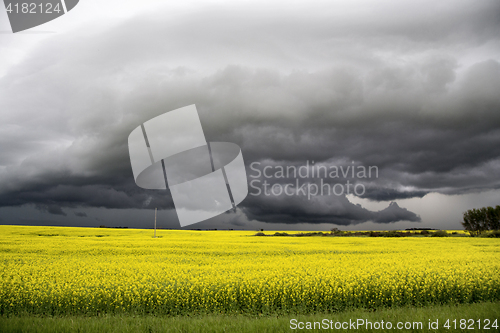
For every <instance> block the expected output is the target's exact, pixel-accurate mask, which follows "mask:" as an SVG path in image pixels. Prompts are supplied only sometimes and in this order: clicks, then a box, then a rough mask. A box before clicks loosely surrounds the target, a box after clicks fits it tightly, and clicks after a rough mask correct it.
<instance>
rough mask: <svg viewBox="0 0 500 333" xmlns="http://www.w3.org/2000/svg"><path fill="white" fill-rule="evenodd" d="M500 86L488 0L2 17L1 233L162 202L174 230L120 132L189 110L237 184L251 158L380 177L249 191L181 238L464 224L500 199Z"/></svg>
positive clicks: (119, 219) (166, 200) (114, 218)
mask: <svg viewBox="0 0 500 333" xmlns="http://www.w3.org/2000/svg"><path fill="white" fill-rule="evenodd" d="M499 92H500V2H498V0H483V1H473V0H470V1H274V2H270V1H262V2H258V1H240V2H238V1H171V2H168V3H165V2H164V1H97V0H81V1H80V3H79V4H78V5H77V6H76V7H75V8H74V9H73V10H71V11H70V12H68V13H67V14H66V15H64V16H62V17H60V18H58V19H56V20H54V21H51V22H48V23H46V24H44V25H41V26H38V27H35V28H32V29H30V30H27V31H25V32H20V33H16V34H13V33H12V32H11V29H10V25H9V22H8V18H7V14H6V12H5V8H4V7H1V8H0V223H2V224H35V225H78V226H99V225H108V226H129V227H147V228H149V227H151V226H152V223H153V221H154V208H155V207H158V208H159V209H160V212H159V226H161V227H165V228H178V227H179V222H178V220H177V216H176V213H175V210H174V209H173V208H174V205H173V202H172V199H171V197H170V195H169V193H168V191H160V190H157V191H154V190H144V189H142V188H139V187H138V186H137V185H136V184H135V182H134V179H133V175H132V169H131V165H130V159H129V154H128V148H127V138H128V135H129V134H130V132H131V131H132V130H133V129H134V128H136V127H137V126H139V125H140V124H141V123H143V122H145V121H147V120H149V119H151V118H153V117H155V116H157V115H160V114H162V113H165V112H167V111H170V110H174V109H176V108H180V107H183V106H186V105H191V104H196V106H197V108H198V112H199V115H200V118H201V123H202V126H203V130H204V132H205V136H206V139H207V140H208V141H228V142H234V143H236V144H238V145H239V146H240V147H241V149H242V153H243V158H244V160H245V164H246V166H247V176H248V181H249V183H250V182H251V181H252V180H255V179H257V180H258V181H259V182H257V183H254V184H262V182H263V181H264V180H266V179H265V178H264V177H263V176H262V175H261V176H260V177H257V172H256V171H254V170H252V169H251V168H250V165H251V164H252V163H254V162H258V163H259V164H254V165H259V168H260V169H261V170H262V169H263V168H264V167H265V166H270V167H272V170H276V167H279V166H296V167H297V168H299V167H300V166H303V165H307V164H308V163H309V164H310V165H312V163H314V164H315V165H323V166H326V167H331V166H337V167H340V166H342V167H348V166H350V167H354V166H356V167H362V166H364V167H366V168H368V167H369V166H376V167H377V169H378V177H372V178H369V179H368V178H365V179H352V178H342V177H340V178H338V179H331V178H330V179H325V181H326V182H328V183H329V184H330V185H334V184H336V183H338V184H344V183H345V182H346V180H351V181H354V182H355V183H356V182H357V183H359V184H362V185H363V186H364V189H365V191H363V193H362V194H360V195H358V196H356V195H352V194H349V195H345V194H343V195H323V196H321V195H317V196H313V197H311V198H308V197H307V195H306V196H304V195H294V196H287V195H283V194H282V195H269V196H267V195H265V194H263V193H262V194H261V195H253V194H252V193H254V194H255V192H256V190H255V189H252V188H250V192H251V194H250V195H249V196H248V197H247V198H246V199H245V200H244V201H243V202H242V203H241V204H240V205H239V206H238V209H237V211H236V212H228V213H226V214H223V215H221V216H219V217H217V218H213V219H211V220H208V221H205V222H201V223H199V224H195V225H192V226H189V227H188V228H202V229H205V228H222V229H229V228H234V229H260V228H263V229H267V230H270V229H295V230H329V229H330V228H332V227H338V228H339V229H343V230H356V229H358V230H359V229H361V230H367V229H398V228H408V227H417V228H421V227H430V228H443V229H460V228H461V225H460V223H459V222H460V221H461V215H462V213H463V212H464V211H465V210H467V209H471V208H477V207H483V206H491V205H498V204H500V93H499ZM313 161H314V162H313ZM270 170H271V169H270ZM295 181H296V179H295V178H294V179H290V178H286V179H283V178H276V177H274V178H272V179H268V182H270V183H271V184H279V185H286V184H287V183H292V182H293V183H295ZM300 181H301V182H309V183H314V182H319V181H320V180H319V179H317V178H316V179H314V177H312V178H311V179H300Z"/></svg>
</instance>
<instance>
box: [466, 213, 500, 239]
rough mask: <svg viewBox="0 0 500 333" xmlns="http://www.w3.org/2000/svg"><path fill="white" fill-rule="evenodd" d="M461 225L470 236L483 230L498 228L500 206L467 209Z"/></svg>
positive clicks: (499, 226) (476, 234)
mask: <svg viewBox="0 0 500 333" xmlns="http://www.w3.org/2000/svg"><path fill="white" fill-rule="evenodd" d="M462 225H463V227H464V229H465V230H467V231H468V232H469V233H470V235H471V236H478V235H480V234H481V233H482V232H483V231H487V230H499V229H500V206H496V207H495V208H493V207H483V208H479V209H469V210H468V211H466V212H465V213H464V215H463V222H462Z"/></svg>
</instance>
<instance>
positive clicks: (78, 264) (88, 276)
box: [0, 226, 500, 315]
mask: <svg viewBox="0 0 500 333" xmlns="http://www.w3.org/2000/svg"><path fill="white" fill-rule="evenodd" d="M152 234H153V232H152V230H132V229H104V228H103V229H97V228H96V229H91V228H61V227H21V226H0V314H22V313H31V314H58V315H64V314H88V315H96V314H99V313H122V312H123V313H138V314H142V313H157V314H198V313H263V314H271V313H273V314H276V313H314V312H330V311H339V310H344V309H347V308H380V307H392V306H400V305H415V306H420V305H427V304H445V303H470V302H476V301H482V300H500V240H499V239H493V238H471V237H446V238H434V237H432V238H431V237H407V238H382V237H377V238H375V237H321V236H319V237H256V236H253V235H254V234H255V232H250V231H174V230H168V231H167V230H160V231H158V233H157V235H158V236H159V238H152Z"/></svg>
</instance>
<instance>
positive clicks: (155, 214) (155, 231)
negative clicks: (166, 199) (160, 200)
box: [153, 208, 156, 238]
mask: <svg viewBox="0 0 500 333" xmlns="http://www.w3.org/2000/svg"><path fill="white" fill-rule="evenodd" d="M153 238H156V208H155V235H154V237H153Z"/></svg>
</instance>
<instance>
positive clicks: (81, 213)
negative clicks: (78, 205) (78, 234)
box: [75, 212, 87, 217]
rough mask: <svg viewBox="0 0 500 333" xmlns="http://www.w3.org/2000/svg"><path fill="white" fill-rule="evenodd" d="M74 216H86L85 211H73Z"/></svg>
mask: <svg viewBox="0 0 500 333" xmlns="http://www.w3.org/2000/svg"><path fill="white" fill-rule="evenodd" d="M75 216H78V217H87V213H85V212H75Z"/></svg>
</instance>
